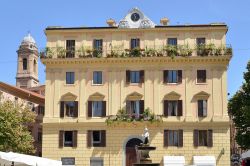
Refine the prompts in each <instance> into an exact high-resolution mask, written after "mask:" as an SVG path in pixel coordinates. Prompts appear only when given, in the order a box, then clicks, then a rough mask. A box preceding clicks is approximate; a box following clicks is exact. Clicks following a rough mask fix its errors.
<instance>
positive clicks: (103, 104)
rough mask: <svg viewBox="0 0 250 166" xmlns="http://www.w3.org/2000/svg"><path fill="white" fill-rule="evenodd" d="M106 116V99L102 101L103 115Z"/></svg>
mask: <svg viewBox="0 0 250 166" xmlns="http://www.w3.org/2000/svg"><path fill="white" fill-rule="evenodd" d="M105 116H106V101H102V117H105Z"/></svg>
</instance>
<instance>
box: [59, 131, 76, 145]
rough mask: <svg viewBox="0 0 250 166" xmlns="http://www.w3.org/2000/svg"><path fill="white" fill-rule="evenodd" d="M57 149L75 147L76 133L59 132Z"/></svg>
mask: <svg viewBox="0 0 250 166" xmlns="http://www.w3.org/2000/svg"><path fill="white" fill-rule="evenodd" d="M59 147H60V148H62V147H77V131H76V130H74V131H63V130H60V131H59Z"/></svg>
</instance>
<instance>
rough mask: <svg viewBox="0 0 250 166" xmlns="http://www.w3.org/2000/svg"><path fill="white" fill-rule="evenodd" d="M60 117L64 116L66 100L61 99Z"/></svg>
mask: <svg viewBox="0 0 250 166" xmlns="http://www.w3.org/2000/svg"><path fill="white" fill-rule="evenodd" d="M60 105H61V106H60V118H63V117H64V101H61V104H60Z"/></svg>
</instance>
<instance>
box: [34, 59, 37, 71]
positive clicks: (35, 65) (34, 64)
mask: <svg viewBox="0 0 250 166" xmlns="http://www.w3.org/2000/svg"><path fill="white" fill-rule="evenodd" d="M36 64H37V63H36V60H34V73H36Z"/></svg>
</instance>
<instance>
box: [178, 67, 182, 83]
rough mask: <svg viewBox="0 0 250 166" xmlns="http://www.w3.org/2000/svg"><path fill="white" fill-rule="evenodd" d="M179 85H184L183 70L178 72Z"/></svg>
mask: <svg viewBox="0 0 250 166" xmlns="http://www.w3.org/2000/svg"><path fill="white" fill-rule="evenodd" d="M178 83H182V70H178Z"/></svg>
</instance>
